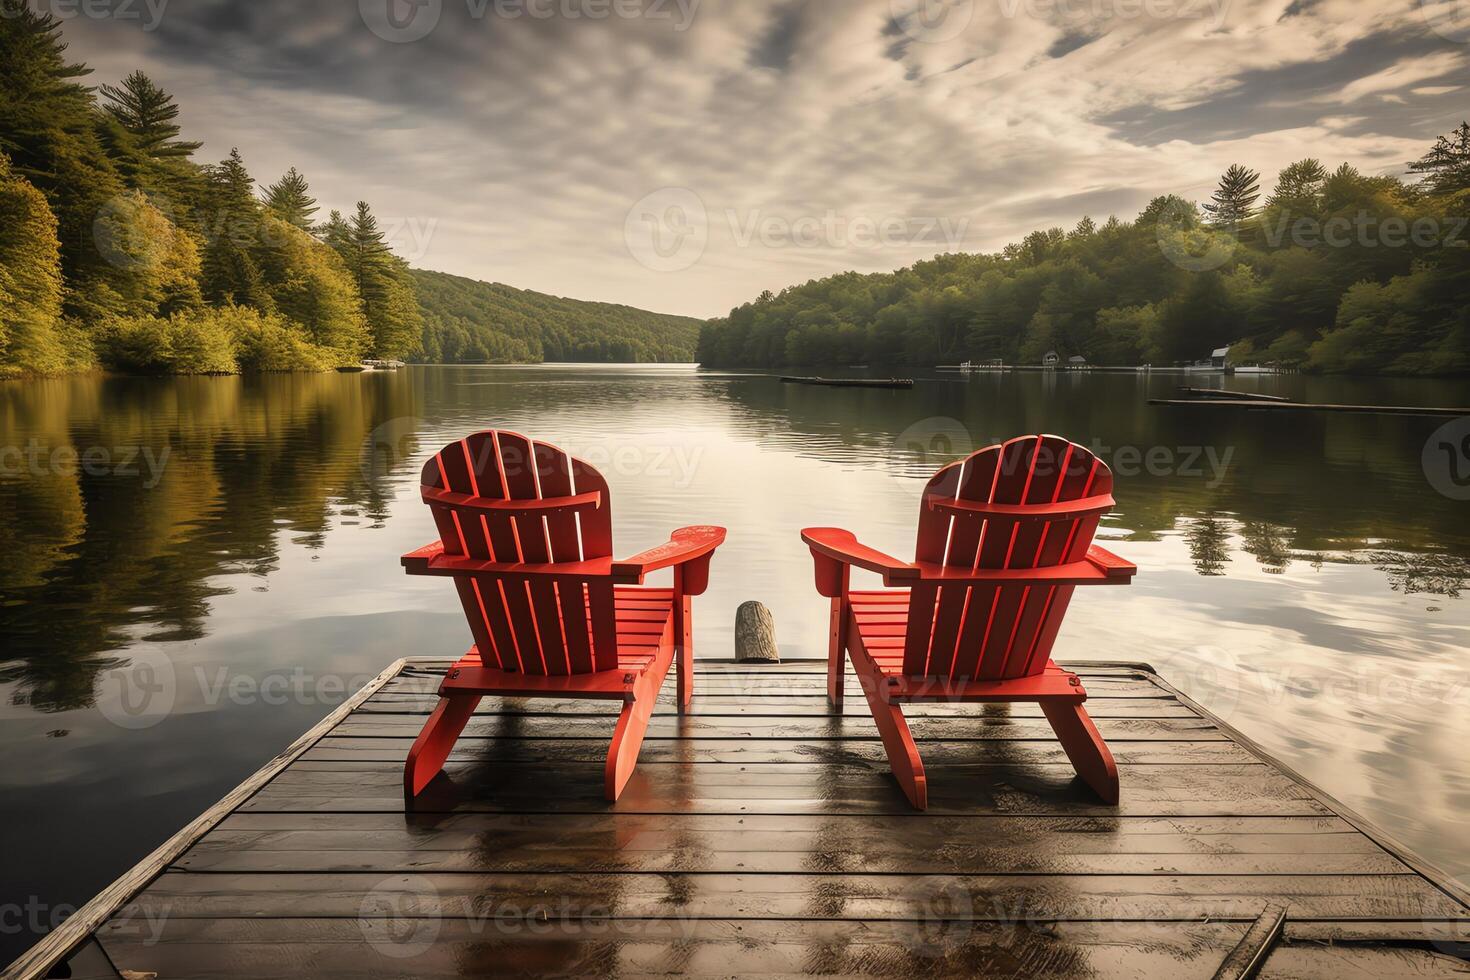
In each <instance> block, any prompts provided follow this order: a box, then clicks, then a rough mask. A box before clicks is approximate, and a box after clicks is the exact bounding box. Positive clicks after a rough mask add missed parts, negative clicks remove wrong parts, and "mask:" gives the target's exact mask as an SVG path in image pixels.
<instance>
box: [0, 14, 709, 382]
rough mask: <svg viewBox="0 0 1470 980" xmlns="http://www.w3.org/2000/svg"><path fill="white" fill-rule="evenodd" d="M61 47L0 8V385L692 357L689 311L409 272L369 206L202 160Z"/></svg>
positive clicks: (166, 112) (295, 181)
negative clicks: (377, 364)
mask: <svg viewBox="0 0 1470 980" xmlns="http://www.w3.org/2000/svg"><path fill="white" fill-rule="evenodd" d="M66 50H67V45H66V42H65V41H64V39H63V38H62V32H61V23H60V21H58V20H57V18H56V17H55V16H53V15H51V14H48V13H40V12H37V11H35V10H33V9H32V8H31V6H30V5H28V4H26V3H25V2H24V0H0V377H13V376H44V375H59V374H66V373H72V372H78V371H88V370H96V369H104V370H111V371H118V372H128V373H157V374H233V373H241V372H266V371H300V370H304V371H323V370H330V369H332V368H334V367H340V366H345V365H351V364H357V363H359V362H360V361H361V360H362V359H363V358H369V357H373V358H381V359H416V360H428V361H441V360H445V361H516V362H519V361H529V362H536V361H541V360H564V359H576V360H685V361H687V360H691V359H692V357H693V352H694V344H695V338H696V332H697V331H696V328H697V324H696V322H695V321H689V320H684V319H683V318H678V317H663V316H659V315H657V314H652V313H644V312H642V311H638V310H632V309H629V308H626V307H613V306H607V305H603V304H590V303H575V302H573V301H570V300H560V299H556V298H554V297H549V296H542V295H539V294H536V293H526V292H521V291H518V290H514V289H511V288H509V287H504V286H491V285H488V284H485V283H475V282H472V281H471V280H464V279H455V278H453V277H449V276H437V275H435V274H432V273H423V272H416V271H414V270H411V269H410V268H409V267H408V264H407V263H406V262H405V261H404V260H403V259H402V258H400V257H399V256H397V255H395V254H394V253H393V251H392V249H391V247H390V245H389V243H388V241H387V236H386V235H385V232H384V229H383V228H382V227H381V226H380V225H379V221H378V218H377V217H376V216H375V215H374V213H373V209H372V207H371V206H370V205H369V204H368V203H366V202H360V203H358V205H357V206H356V208H355V209H353V210H351V211H350V213H347V214H342V213H339V212H337V211H331V212H329V213H328V214H327V216H326V217H325V219H323V218H322V217H321V214H320V212H321V210H322V209H321V208H320V206H319V205H318V203H317V201H316V200H315V199H314V198H313V196H312V192H311V188H310V185H309V183H308V182H307V180H306V178H305V177H304V176H303V175H302V174H300V173H299V172H297V171H296V170H295V169H294V168H293V169H291V170H289V171H288V172H287V173H286V174H284V175H282V176H281V177H280V178H279V179H277V180H276V181H275V182H273V183H270V184H268V185H266V186H260V185H258V184H257V182H256V179H255V177H253V176H252V175H251V173H250V172H249V170H248V169H247V167H246V163H245V160H244V159H243V158H242V156H241V154H240V153H239V151H238V150H233V151H231V152H230V154H229V155H228V156H227V157H225V158H224V159H223V160H220V161H219V162H217V163H208V162H205V163H201V162H199V161H198V160H196V159H195V157H196V155H197V153H198V151H199V150H200V148H201V144H200V143H199V142H196V141H191V140H188V139H187V138H185V135H184V133H183V132H182V128H181V126H180V124H179V122H178V118H179V113H180V107H179V104H178V103H177V101H176V100H175V99H174V98H173V96H171V95H170V94H169V93H168V92H167V91H165V90H164V89H163V88H162V87H160V86H159V85H158V84H157V83H156V82H155V81H154V80H153V79H152V78H150V77H148V76H147V75H146V74H144V73H142V72H133V73H132V74H130V75H128V76H127V77H126V78H124V79H121V80H119V81H118V82H117V83H116V84H102V85H100V86H95V87H94V86H91V85H88V84H84V81H83V80H84V79H86V78H87V76H89V75H90V74H91V70H90V69H89V68H87V67H86V66H85V65H82V64H78V63H74V62H72V61H71V60H69V59H68V57H67V54H66Z"/></svg>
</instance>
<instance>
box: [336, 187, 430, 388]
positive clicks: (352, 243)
mask: <svg viewBox="0 0 1470 980" xmlns="http://www.w3.org/2000/svg"><path fill="white" fill-rule="evenodd" d="M326 241H327V244H328V245H330V246H331V247H332V248H333V249H335V250H336V251H337V254H338V255H340V256H341V257H342V260H343V261H344V262H345V263H346V265H347V271H348V274H349V275H351V276H352V279H353V281H354V282H355V283H356V284H357V293H358V295H359V296H360V297H361V298H362V311H363V315H364V316H365V317H366V318H367V327H368V332H369V334H370V337H371V342H370V347H369V349H370V350H371V351H372V353H373V356H374V357H379V358H383V359H386V360H396V359H399V358H403V357H407V356H408V355H410V354H414V353H417V351H418V350H419V346H420V344H421V342H422V333H423V316H422V314H421V313H420V312H419V307H418V302H417V300H416V298H415V296H414V290H413V280H412V278H411V277H410V275H409V270H408V263H406V262H404V261H403V260H402V259H400V258H398V257H397V256H396V255H394V254H393V252H392V250H391V249H390V248H389V247H388V242H387V240H386V238H385V237H384V235H383V232H382V231H381V230H380V229H379V228H378V219H377V218H376V217H374V216H373V212H372V208H370V207H368V204H367V202H366V201H359V202H357V211H356V212H355V213H354V214H353V216H352V217H351V218H350V219H348V220H346V221H344V220H343V219H342V216H341V215H340V214H338V213H337V212H335V211H333V212H332V215H331V219H330V220H329V222H328V226H327V230H326Z"/></svg>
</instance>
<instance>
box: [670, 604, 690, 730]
mask: <svg viewBox="0 0 1470 980" xmlns="http://www.w3.org/2000/svg"><path fill="white" fill-rule="evenodd" d="M675 595H676V597H677V598H676V600H675V602H674V636H675V637H677V638H678V641H679V649H678V653H677V654H676V656H677V658H678V661H679V676H678V678H677V681H678V697H679V714H681V715H682V714H684V713H685V712H687V711H688V710H689V705H690V703H691V702H692V701H693V700H694V600H693V599H692V598H691V597H689V596H687V595H681V594H679V593H677V592H676V593H675Z"/></svg>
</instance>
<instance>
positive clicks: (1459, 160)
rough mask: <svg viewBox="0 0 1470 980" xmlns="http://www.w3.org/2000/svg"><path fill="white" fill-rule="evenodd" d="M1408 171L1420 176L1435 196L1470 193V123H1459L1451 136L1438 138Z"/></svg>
mask: <svg viewBox="0 0 1470 980" xmlns="http://www.w3.org/2000/svg"><path fill="white" fill-rule="evenodd" d="M1409 169H1410V170H1412V171H1413V172H1415V173H1418V174H1423V175H1424V176H1425V181H1426V183H1428V185H1429V187H1430V188H1431V189H1432V190H1434V192H1435V193H1437V194H1454V193H1456V192H1457V191H1464V190H1470V122H1462V123H1460V127H1459V128H1458V129H1456V130H1455V131H1454V132H1453V133H1451V134H1449V135H1448V136H1441V137H1440V138H1439V139H1438V140H1437V141H1436V142H1435V144H1434V147H1433V148H1432V149H1431V150H1430V151H1429V152H1428V153H1427V154H1425V155H1424V157H1423V158H1422V159H1420V160H1418V161H1417V162H1415V163H1413V164H1410V166H1409Z"/></svg>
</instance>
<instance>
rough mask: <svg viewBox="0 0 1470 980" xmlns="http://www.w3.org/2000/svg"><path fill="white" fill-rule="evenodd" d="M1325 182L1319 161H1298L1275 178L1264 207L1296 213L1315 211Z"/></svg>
mask: <svg viewBox="0 0 1470 980" xmlns="http://www.w3.org/2000/svg"><path fill="white" fill-rule="evenodd" d="M1326 180H1327V168H1326V167H1324V166H1322V162H1321V161H1320V160H1315V159H1312V158H1310V157H1308V158H1307V159H1305V160H1298V161H1297V162H1296V163H1293V164H1291V165H1290V166H1288V167H1286V168H1285V169H1284V170H1282V171H1281V175H1280V176H1279V177H1277V178H1276V189H1275V190H1274V191H1272V192H1271V196H1270V197H1268V198H1266V206H1267V207H1270V208H1287V209H1289V210H1291V211H1293V212H1297V213H1303V212H1309V211H1315V210H1316V206H1317V203H1318V198H1319V197H1320V195H1321V193H1322V184H1323V183H1324V182H1325V181H1326Z"/></svg>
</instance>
